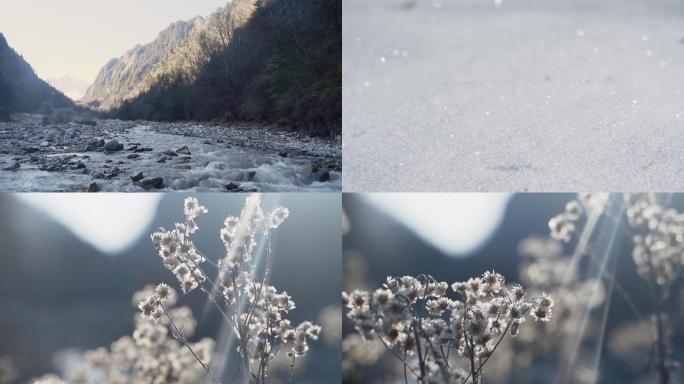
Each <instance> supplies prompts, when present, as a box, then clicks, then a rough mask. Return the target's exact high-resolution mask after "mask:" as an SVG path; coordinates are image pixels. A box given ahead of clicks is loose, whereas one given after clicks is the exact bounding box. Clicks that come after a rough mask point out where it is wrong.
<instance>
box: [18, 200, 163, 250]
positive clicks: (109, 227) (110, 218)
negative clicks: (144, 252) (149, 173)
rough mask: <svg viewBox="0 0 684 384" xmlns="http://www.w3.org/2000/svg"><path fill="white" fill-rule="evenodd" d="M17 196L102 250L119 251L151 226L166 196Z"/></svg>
mask: <svg viewBox="0 0 684 384" xmlns="http://www.w3.org/2000/svg"><path fill="white" fill-rule="evenodd" d="M16 196H17V198H18V199H19V200H21V201H22V202H24V203H26V204H28V205H30V206H31V207H33V208H36V209H38V210H40V211H43V212H45V213H46V214H47V215H49V216H50V217H51V218H52V219H54V220H55V221H57V222H59V223H60V224H62V225H64V226H65V227H66V228H68V229H69V230H70V231H71V232H72V233H73V234H74V235H76V236H77V237H79V238H80V239H81V240H84V241H85V242H87V243H89V244H91V245H92V246H94V247H95V248H96V249H98V250H99V251H101V252H104V253H108V254H117V253H120V252H123V251H125V250H126V249H128V248H129V247H130V246H132V245H133V244H134V243H135V241H136V240H138V239H139V238H140V236H142V235H144V234H145V231H146V230H148V229H149V228H148V227H149V225H150V224H151V223H152V220H153V219H154V217H155V214H156V212H157V207H158V205H159V201H160V200H161V198H162V196H163V195H162V194H157V193H153V194H125V193H106V194H72V193H66V194H58V193H54V194H49V193H29V194H27V193H19V194H17V195H16Z"/></svg>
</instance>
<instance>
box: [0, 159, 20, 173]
mask: <svg viewBox="0 0 684 384" xmlns="http://www.w3.org/2000/svg"><path fill="white" fill-rule="evenodd" d="M19 167H21V166H20V165H19V162H18V161H12V162H10V163H9V164H7V165H5V166H4V167H2V168H0V170H2V171H16V170H17V169H19Z"/></svg>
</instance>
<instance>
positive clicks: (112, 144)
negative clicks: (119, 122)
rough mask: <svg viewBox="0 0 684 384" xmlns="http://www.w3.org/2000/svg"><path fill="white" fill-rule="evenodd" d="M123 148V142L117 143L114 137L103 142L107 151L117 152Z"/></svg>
mask: <svg viewBox="0 0 684 384" xmlns="http://www.w3.org/2000/svg"><path fill="white" fill-rule="evenodd" d="M123 148H124V146H123V144H121V143H119V141H117V140H116V139H113V140H110V141H108V142H106V143H105V145H104V149H105V151H107V152H118V151H120V150H122V149H123Z"/></svg>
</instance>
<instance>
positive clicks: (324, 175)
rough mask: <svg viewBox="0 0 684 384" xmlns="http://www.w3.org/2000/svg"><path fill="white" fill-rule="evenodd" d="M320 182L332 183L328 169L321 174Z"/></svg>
mask: <svg viewBox="0 0 684 384" xmlns="http://www.w3.org/2000/svg"><path fill="white" fill-rule="evenodd" d="M318 181H320V182H326V181H330V171H328V170H327V169H326V170H324V171H323V172H321V174H320V175H319V176H318Z"/></svg>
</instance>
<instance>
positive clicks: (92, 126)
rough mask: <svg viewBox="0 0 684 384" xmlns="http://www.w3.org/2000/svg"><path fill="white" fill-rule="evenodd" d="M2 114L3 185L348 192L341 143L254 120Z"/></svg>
mask: <svg viewBox="0 0 684 384" xmlns="http://www.w3.org/2000/svg"><path fill="white" fill-rule="evenodd" d="M14 120H15V121H13V122H10V123H0V191H35V192H38V191H42V192H61V191H65V192H72V191H84V192H86V191H90V192H99V191H111V192H115V191H127V192H135V191H164V190H188V191H196V192H209V191H211V192H217V191H224V192H242V191H263V192H268V191H339V190H341V186H342V182H341V167H342V165H341V164H342V156H341V146H340V145H339V144H337V143H334V142H332V141H329V140H323V139H318V138H309V137H304V136H301V135H299V134H297V133H293V132H285V131H274V130H271V129H266V128H263V127H259V126H256V125H254V124H239V125H231V126H219V125H214V124H204V123H202V124H199V123H159V122H130V121H120V120H83V121H78V122H71V123H62V124H50V123H48V124H45V123H43V122H42V119H41V118H40V117H39V116H29V115H23V116H15V119H14Z"/></svg>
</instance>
